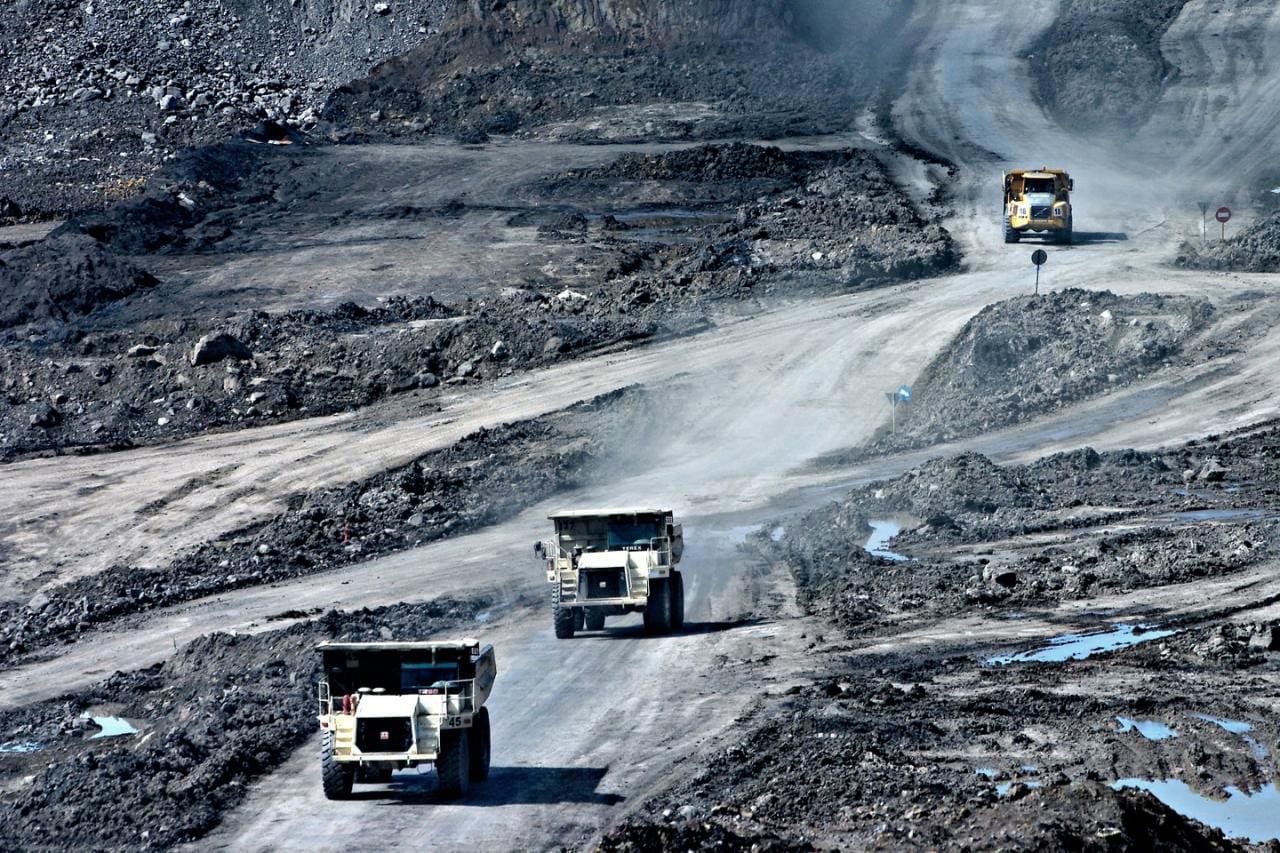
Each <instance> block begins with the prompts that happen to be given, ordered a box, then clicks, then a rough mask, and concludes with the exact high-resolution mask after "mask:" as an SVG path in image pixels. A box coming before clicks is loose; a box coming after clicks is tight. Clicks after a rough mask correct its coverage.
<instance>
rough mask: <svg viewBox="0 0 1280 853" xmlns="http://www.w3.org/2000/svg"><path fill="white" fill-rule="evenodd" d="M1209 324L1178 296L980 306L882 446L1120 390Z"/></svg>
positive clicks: (1062, 298) (1208, 315)
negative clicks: (895, 430) (982, 307)
mask: <svg viewBox="0 0 1280 853" xmlns="http://www.w3.org/2000/svg"><path fill="white" fill-rule="evenodd" d="M1212 317H1213V308H1212V306H1210V305H1209V303H1207V302H1204V301H1201V300H1195V299H1191V298H1188V297H1173V296H1160V295H1154V294H1142V295H1139V296H1131V297H1122V296H1116V295H1115V294H1113V293H1110V292H1109V291H1101V292H1096V291H1085V290H1077V289H1070V290H1064V291H1060V292H1056V293H1050V294H1046V295H1043V296H1023V297H1018V298H1016V299H1010V300H1006V301H1004V302H998V303H995V304H994V305H990V306H988V307H987V308H984V309H983V310H982V312H981V313H979V314H978V315H977V316H975V317H974V318H973V319H972V320H970V321H969V322H968V323H966V324H965V326H964V328H963V329H961V331H960V333H959V334H958V335H957V336H956V337H955V339H954V340H953V341H952V342H951V343H950V344H949V345H948V346H947V347H946V349H944V350H943V351H942V352H941V353H939V354H938V356H937V357H935V358H934V360H933V361H932V362H930V363H929V365H928V366H927V367H926V368H925V369H924V371H923V372H922V373H921V374H920V376H919V377H918V378H917V380H916V382H915V387H914V393H913V396H912V399H911V404H910V406H909V407H903V411H900V412H899V424H898V435H897V436H893V437H883V438H882V441H883V442H884V443H885V444H886V445H887V446H895V447H903V446H908V445H912V444H927V443H932V442H936V441H946V440H950V439H953V438H955V437H957V436H963V435H969V434H972V433H975V432H978V431H981V430H988V429H996V428H998V427H1002V426H1007V425H1009V424H1014V423H1018V422H1021V421H1024V420H1028V419H1030V418H1033V417H1036V416H1038V415H1041V414H1044V413H1046V412H1051V411H1053V410H1054V409H1057V408H1061V407H1062V406H1066V405H1068V404H1070V403H1073V402H1075V401H1078V400H1082V399H1085V398H1087V397H1090V396H1093V395H1095V394H1099V393H1102V392H1105V391H1107V390H1109V389H1114V388H1121V387H1123V386H1125V385H1126V384H1128V383H1130V382H1133V381H1134V380H1137V379H1140V378H1142V377H1143V376H1145V375H1146V374H1148V373H1151V372H1152V371H1155V370H1160V369H1162V368H1164V367H1167V366H1169V365H1170V364H1172V363H1174V362H1178V361H1180V360H1182V359H1190V358H1193V357H1194V355H1193V353H1191V352H1189V351H1188V350H1189V347H1190V346H1191V344H1192V342H1193V340H1194V337H1195V335H1196V333H1198V332H1200V331H1201V330H1203V329H1204V328H1206V327H1207V325H1208V323H1209V321H1210V320H1211V319H1212Z"/></svg>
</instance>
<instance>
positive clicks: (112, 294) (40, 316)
mask: <svg viewBox="0 0 1280 853" xmlns="http://www.w3.org/2000/svg"><path fill="white" fill-rule="evenodd" d="M158 283H159V282H157V280H156V278H155V277H154V276H153V275H151V274H150V273H148V272H147V271H146V270H143V269H141V268H139V267H137V266H134V265H133V264H132V263H130V262H129V261H126V260H124V259H123V258H120V257H118V256H117V255H115V254H114V253H112V252H110V251H108V250H107V249H105V248H104V247H103V246H102V245H101V244H100V243H98V242H97V241H95V240H93V239H92V238H90V237H87V236H85V235H81V234H73V233H68V234H63V235H60V236H54V237H50V238H48V239H46V240H43V241H41V242H39V243H35V244H33V245H31V246H27V247H25V248H22V249H18V250H16V251H13V252H9V253H7V254H3V255H0V330H4V329H9V328H12V327H14V326H19V325H23V324H25V323H30V322H33V321H38V320H55V321H66V320H69V319H71V318H72V317H75V316H77V315H83V314H88V313H90V312H91V311H93V310H94V309H96V308H98V307H99V306H101V305H105V304H107V303H109V302H113V301H115V300H117V299H121V298H123V297H125V296H129V295H130V294H133V293H136V292H137V291H139V290H145V289H147V288H150V287H154V286H155V285H156V284H158Z"/></svg>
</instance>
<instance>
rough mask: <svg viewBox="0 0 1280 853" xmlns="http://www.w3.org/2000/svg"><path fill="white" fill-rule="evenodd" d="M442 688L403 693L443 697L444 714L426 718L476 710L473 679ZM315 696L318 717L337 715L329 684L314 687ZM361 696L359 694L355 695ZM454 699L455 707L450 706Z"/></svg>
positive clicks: (464, 679)
mask: <svg viewBox="0 0 1280 853" xmlns="http://www.w3.org/2000/svg"><path fill="white" fill-rule="evenodd" d="M443 684H444V686H443V687H442V688H440V687H434V686H432V687H421V688H418V689H417V690H415V691H413V693H405V694H403V695H405V696H438V695H443V696H444V697H445V710H444V714H429V715H428V716H447V715H450V714H468V713H475V710H476V680H475V679H474V678H461V679H456V680H453V681H445V682H443ZM455 687H456V688H459V689H458V691H457V692H456V693H452V692H450V691H451V690H453V689H454V688H455ZM427 690H442V691H443V693H425V692H424V691H427ZM316 695H317V698H318V699H319V705H320V716H322V717H328V716H332V715H333V714H335V713H337V712H336V711H334V710H333V699H334V697H333V695H332V693H331V692H330V688H329V682H328V681H321V682H319V683H318V684H317V685H316ZM357 695H361V694H357ZM455 697H456V701H457V704H456V707H455V706H453V705H452V704H451V702H452V700H454V699H455Z"/></svg>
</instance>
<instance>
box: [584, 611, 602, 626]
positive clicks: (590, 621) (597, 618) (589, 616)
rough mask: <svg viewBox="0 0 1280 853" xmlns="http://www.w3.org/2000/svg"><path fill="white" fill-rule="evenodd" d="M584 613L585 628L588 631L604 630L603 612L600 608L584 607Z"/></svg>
mask: <svg viewBox="0 0 1280 853" xmlns="http://www.w3.org/2000/svg"><path fill="white" fill-rule="evenodd" d="M582 609H583V611H584V612H585V613H586V623H587V624H586V628H587V630H588V631H600V630H603V629H604V610H603V608H600V607H584V608H582Z"/></svg>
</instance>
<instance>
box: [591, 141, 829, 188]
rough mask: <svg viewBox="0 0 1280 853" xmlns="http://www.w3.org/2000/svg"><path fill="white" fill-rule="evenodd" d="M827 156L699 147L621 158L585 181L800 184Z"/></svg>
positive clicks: (769, 148) (765, 149) (754, 148)
mask: <svg viewBox="0 0 1280 853" xmlns="http://www.w3.org/2000/svg"><path fill="white" fill-rule="evenodd" d="M829 159H830V155H822V154H806V153H804V152H799V153H797V152H784V151H783V150H782V149H780V148H777V147H774V146H772V145H767V146H766V145H749V144H747V143H745V142H735V143H730V144H728V145H700V146H698V147H696V148H685V149H681V150H679V151H669V152H665V153H662V154H640V153H631V154H623V155H622V156H621V157H619V158H618V159H617V160H615V161H613V162H612V163H610V164H609V165H607V166H602V167H600V168H598V169H590V170H587V171H586V172H584V173H583V177H585V178H588V179H589V178H625V179H627V180H655V181H673V180H681V181H699V182H702V181H733V182H735V183H736V182H740V181H748V180H752V179H756V178H769V179H772V180H775V181H781V182H786V183H790V184H795V183H799V182H800V181H801V180H802V179H804V178H805V177H807V176H808V175H809V173H811V172H812V171H814V169H815V166H816V165H818V164H821V163H822V162H824V161H826V160H829Z"/></svg>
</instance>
